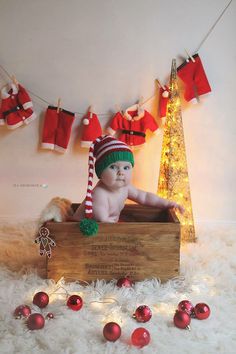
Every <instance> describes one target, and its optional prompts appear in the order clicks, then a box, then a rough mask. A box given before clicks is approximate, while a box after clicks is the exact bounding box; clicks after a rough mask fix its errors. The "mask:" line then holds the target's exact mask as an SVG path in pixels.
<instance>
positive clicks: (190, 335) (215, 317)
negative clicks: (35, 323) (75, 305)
mask: <svg viewBox="0 0 236 354" xmlns="http://www.w3.org/2000/svg"><path fill="white" fill-rule="evenodd" d="M34 229H35V224H34V223H28V224H24V225H23V224H20V225H17V227H16V226H14V225H11V224H5V225H3V226H2V227H1V228H0V244H1V247H0V260H1V262H2V263H3V266H2V267H1V268H0V353H1V354H3V353H7V354H9V353H10V354H14V353H22V354H28V353H29V354H34V353H35V354H36V353H37V354H40V353H48V354H90V353H92V354H93V353H94V354H95V353H97V354H113V353H117V354H122V353H151V354H156V353H157V354H159V353H162V354H172V353H181V354H183V353H187V354H190V353H196V354H200V353H202V354H203V353H204V354H213V353H214V354H215V353H225V354H230V353H235V351H236V325H235V324H236V296H235V294H236V256H235V255H236V238H235V236H236V226H235V225H229V226H228V227H221V228H219V226H217V225H216V226H214V227H211V228H210V227H206V226H201V227H200V226H199V225H198V227H197V235H198V242H197V243H196V244H188V245H185V246H184V247H183V248H182V250H181V277H179V279H176V280H173V281H170V282H168V283H166V284H163V285H161V284H159V283H158V281H157V280H156V279H151V280H146V281H143V282H140V283H136V284H135V286H134V288H133V289H127V288H122V289H118V288H116V286H115V283H114V282H110V283H108V284H106V283H104V282H102V281H100V282H97V283H96V284H91V285H89V286H83V285H82V284H81V283H70V284H64V283H63V281H61V282H60V285H61V286H62V287H63V288H64V289H66V290H67V292H68V293H69V294H73V293H78V294H80V295H81V296H82V298H83V300H84V306H83V308H82V309H81V310H80V311H79V312H74V311H72V310H69V309H68V308H67V307H66V305H65V299H66V297H65V295H64V293H65V290H64V289H62V288H61V289H59V290H58V292H59V293H60V294H58V295H57V296H56V295H55V294H54V295H51V297H50V299H51V301H50V303H49V305H48V307H47V308H46V309H45V310H43V313H44V314H46V313H47V312H49V311H50V312H53V313H54V314H55V319H52V320H49V321H47V322H46V324H45V327H44V328H43V329H41V330H38V331H29V330H27V328H26V326H25V323H24V320H16V319H14V318H13V315H12V312H13V311H14V309H15V308H16V307H17V306H18V305H21V304H28V305H31V304H32V297H33V295H34V293H35V292H37V291H40V290H42V291H46V292H47V293H48V294H50V293H52V292H53V291H54V290H55V289H57V288H58V287H59V285H58V284H55V283H53V282H52V281H46V280H43V279H42V278H40V277H39V276H38V275H36V273H35V272H33V271H28V272H27V273H25V270H26V269H27V268H28V266H29V265H30V264H31V265H34V266H37V267H38V269H39V270H40V274H41V275H43V263H42V259H40V258H39V257H38V256H37V254H36V253H35V245H34V244H33V243H32V240H33V238H34ZM23 265H24V266H25V269H23V271H21V272H18V273H17V272H15V271H16V270H17V269H19V268H21V267H22V266H23ZM106 298H111V300H106ZM183 299H189V300H191V301H192V302H193V303H194V304H196V303H198V302H205V303H207V304H208V305H209V306H210V308H211V316H210V317H209V318H208V319H206V320H203V321H199V320H196V319H192V321H191V331H187V330H180V329H178V328H176V327H174V325H173V321H172V318H173V315H174V311H175V308H176V306H177V304H178V303H179V301H181V300H183ZM92 301H101V302H106V301H107V302H109V301H110V302H111V303H99V302H97V303H92ZM141 304H142V305H144V304H145V305H148V306H149V307H150V308H151V309H152V312H153V316H152V318H151V320H150V321H149V322H147V323H144V324H140V323H137V322H136V321H135V320H134V319H133V318H132V314H133V312H134V310H135V309H136V307H137V306H138V305H141ZM109 321H115V322H117V323H119V324H120V325H121V328H122V335H121V337H120V339H119V340H117V341H116V342H114V343H112V342H106V341H105V339H104V338H103V335H102V330H103V326H104V325H105V323H106V322H109ZM137 327H145V328H147V329H148V331H149V332H150V334H151V342H150V344H149V345H148V346H146V347H143V348H142V349H139V348H136V347H134V346H132V345H131V343H130V336H131V333H132V331H133V330H134V329H135V328H137Z"/></svg>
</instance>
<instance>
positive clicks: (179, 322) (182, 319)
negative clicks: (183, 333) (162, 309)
mask: <svg viewBox="0 0 236 354" xmlns="http://www.w3.org/2000/svg"><path fill="white" fill-rule="evenodd" d="M173 320H174V324H175V326H176V327H178V328H181V329H189V327H188V326H189V324H190V322H191V318H190V316H189V315H188V314H187V312H185V311H181V310H176V312H175V315H174V319H173Z"/></svg>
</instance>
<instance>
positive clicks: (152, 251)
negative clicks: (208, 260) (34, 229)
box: [47, 205, 180, 282]
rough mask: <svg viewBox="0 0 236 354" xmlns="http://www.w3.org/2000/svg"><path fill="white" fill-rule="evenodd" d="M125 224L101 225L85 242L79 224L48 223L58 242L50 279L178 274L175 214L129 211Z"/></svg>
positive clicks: (50, 262)
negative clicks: (94, 234)
mask: <svg viewBox="0 0 236 354" xmlns="http://www.w3.org/2000/svg"><path fill="white" fill-rule="evenodd" d="M121 220H122V221H121V222H119V223H116V224H110V223H99V232H98V234H97V235H96V236H94V237H84V236H83V235H82V234H81V232H80V229H79V223H77V222H63V223H55V222H48V223H47V227H48V228H49V230H50V233H51V237H52V238H53V239H54V240H55V241H56V247H55V248H53V254H52V258H51V259H49V260H48V262H47V277H48V278H52V279H54V280H55V281H58V280H59V279H60V278H61V277H64V278H65V280H67V281H74V280H79V279H80V280H86V281H88V282H90V281H93V280H96V279H105V280H111V279H118V278H120V277H122V276H125V275H130V277H131V278H132V279H133V280H135V281H139V280H144V279H146V278H151V277H156V278H159V279H160V280H161V281H166V280H168V279H171V278H173V277H175V276H177V275H178V274H179V260H180V223H179V221H178V219H177V217H176V215H175V214H174V212H173V211H170V210H167V211H160V210H157V209H154V208H148V207H143V206H139V205H127V206H125V208H124V210H123V212H122V214H121Z"/></svg>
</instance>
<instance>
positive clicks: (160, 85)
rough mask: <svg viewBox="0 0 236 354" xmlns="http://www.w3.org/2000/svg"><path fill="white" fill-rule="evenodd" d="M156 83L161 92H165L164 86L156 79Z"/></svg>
mask: <svg viewBox="0 0 236 354" xmlns="http://www.w3.org/2000/svg"><path fill="white" fill-rule="evenodd" d="M156 83H157V85H158V86H159V87H160V88H162V89H163V90H165V86H163V85H162V84H161V82H160V80H158V79H156Z"/></svg>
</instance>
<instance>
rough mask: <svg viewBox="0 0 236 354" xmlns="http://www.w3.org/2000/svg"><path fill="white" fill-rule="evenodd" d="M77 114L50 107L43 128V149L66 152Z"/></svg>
mask: <svg viewBox="0 0 236 354" xmlns="http://www.w3.org/2000/svg"><path fill="white" fill-rule="evenodd" d="M74 119H75V114H74V113H72V112H69V111H66V110H65V109H60V110H59V112H57V107H53V106H48V108H47V111H46V114H45V119H44V126H43V135H42V145H41V146H42V148H44V149H50V150H57V151H59V152H65V151H66V149H67V146H68V143H69V140H70V134H71V127H72V124H73V121H74Z"/></svg>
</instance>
